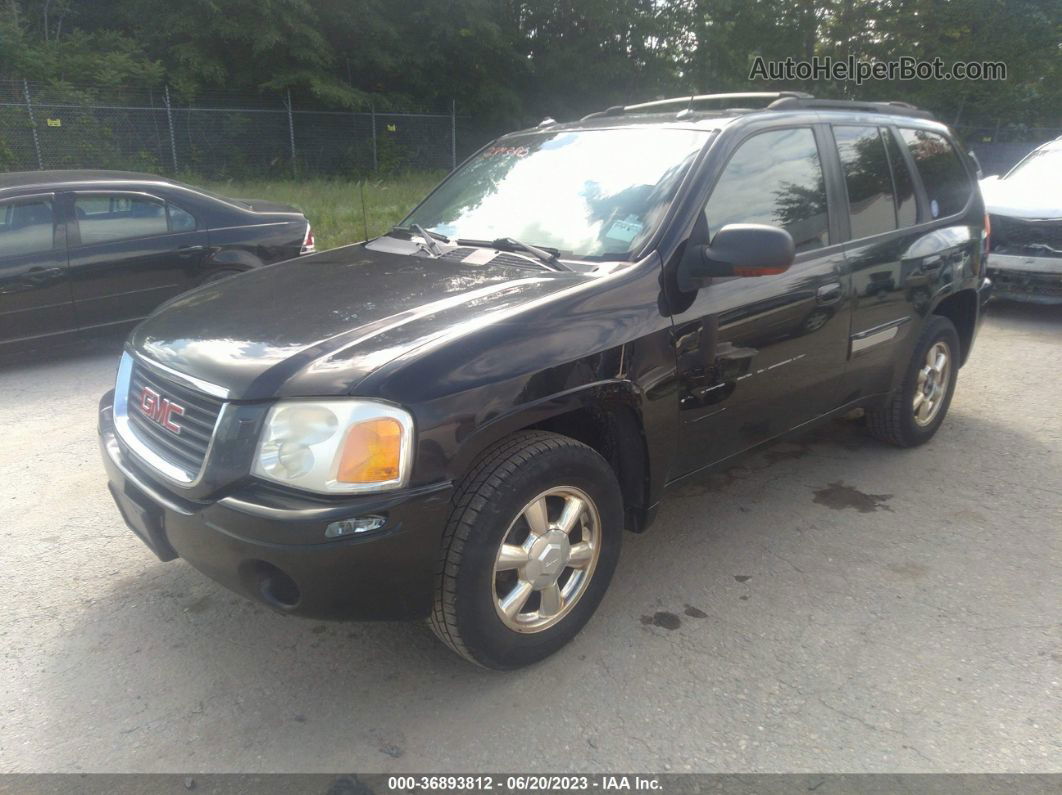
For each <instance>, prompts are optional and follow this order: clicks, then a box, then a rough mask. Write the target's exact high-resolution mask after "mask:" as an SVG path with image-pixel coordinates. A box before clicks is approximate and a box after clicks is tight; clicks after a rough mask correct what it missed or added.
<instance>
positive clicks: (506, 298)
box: [131, 245, 586, 399]
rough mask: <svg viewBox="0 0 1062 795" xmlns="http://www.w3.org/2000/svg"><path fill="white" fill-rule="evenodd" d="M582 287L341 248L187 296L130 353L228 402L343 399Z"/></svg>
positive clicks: (557, 275) (528, 272)
mask: <svg viewBox="0 0 1062 795" xmlns="http://www.w3.org/2000/svg"><path fill="white" fill-rule="evenodd" d="M584 278H586V277H584V276H579V275H578V274H574V273H568V272H548V271H538V270H534V269H532V268H524V267H519V266H514V265H507V264H494V263H490V264H487V265H468V264H464V263H462V262H460V261H459V260H455V259H432V258H429V257H424V256H414V255H406V254H395V253H388V252H382V251H371V250H369V249H367V248H365V247H364V246H363V245H355V246H345V247H343V248H338V249H333V250H331V251H326V252H323V253H321V254H316V255H312V256H309V257H300V258H299V259H295V260H289V261H287V262H282V263H279V264H277V265H272V266H269V267H266V268H259V269H257V270H253V271H250V272H248V273H245V274H242V275H240V276H236V277H233V278H231V279H227V280H224V281H221V282H218V283H216V284H210V285H206V286H204V287H201V288H199V289H197V290H194V291H192V292H190V293H186V294H184V295H182V296H180V297H178V298H176V299H174V300H173V301H171V302H170V303H168V304H166V305H165V306H163V307H162V308H161V309H160V310H159V311H157V312H156V313H155V314H154V315H152V316H151V317H149V318H148V319H147V320H145V321H144V322H143V323H141V324H140V325H139V326H138V327H137V328H136V330H135V331H134V332H133V335H132V338H131V345H132V347H133V350H134V351H135V352H137V353H139V354H142V355H143V356H145V357H147V358H148V359H150V360H153V361H156V362H158V363H160V364H163V365H165V366H167V367H169V368H172V369H174V370H177V371H179V372H181V373H185V374H187V375H190V376H194V377H195V378H199V379H202V380H204V381H208V382H210V383H212V384H216V385H217V386H220V387H223V388H225V389H227V390H228V391H229V393H230V396H231V397H232V398H233V399H261V398H269V397H274V396H276V397H293V396H311V395H342V394H347V393H350V392H351V391H352V390H353V388H354V387H355V386H356V385H357V384H358V382H360V381H361V380H362V379H363V378H364V377H365V376H367V375H369V374H370V373H371V372H372V371H373V370H375V369H376V368H378V367H380V366H382V365H384V364H386V363H388V362H390V361H392V360H393V359H395V358H396V357H399V356H402V355H406V354H409V353H410V352H412V351H413V350H415V349H416V348H418V347H420V346H421V345H424V344H425V343H428V342H431V341H433V340H435V339H438V338H439V337H440V336H441V335H443V334H450V333H453V332H454V330H455V328H457V327H460V326H461V324H465V323H468V326H467V328H469V329H470V330H471V329H473V328H475V329H477V331H479V333H489V329H482V326H483V322H482V318H483V316H485V315H488V314H489V315H491V316H492V317H496V318H499V319H500V318H501V317H502V316H503V315H504V314H505V313H506V310H511V309H514V308H516V307H518V306H520V305H522V304H525V303H526V302H528V301H532V300H535V299H538V298H542V297H544V296H546V295H549V294H550V293H553V292H556V291H558V290H561V289H563V288H565V287H569V286H572V285H573V284H575V283H577V282H579V281H581V280H582V279H584ZM487 325H489V322H488V323H487Z"/></svg>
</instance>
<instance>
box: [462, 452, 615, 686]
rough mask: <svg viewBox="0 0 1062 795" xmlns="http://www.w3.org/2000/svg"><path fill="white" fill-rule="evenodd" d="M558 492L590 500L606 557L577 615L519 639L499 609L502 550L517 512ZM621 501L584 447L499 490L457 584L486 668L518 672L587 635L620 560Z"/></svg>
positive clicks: (525, 469) (538, 464)
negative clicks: (572, 491) (497, 565)
mask: <svg viewBox="0 0 1062 795" xmlns="http://www.w3.org/2000/svg"><path fill="white" fill-rule="evenodd" d="M555 486H574V487H575V488H577V489H580V490H581V491H583V492H585V493H586V494H587V496H589V497H590V499H591V500H593V501H594V504H595V505H596V506H597V510H598V513H599V516H600V519H601V553H600V557H599V558H598V561H597V566H596V567H595V569H594V573H593V576H592V577H591V579H590V584H589V586H588V587H587V590H586V591H585V592H584V593H583V595H582V597H581V598H580V599H579V601H578V602H577V603H576V605H575V607H574V608H572V611H571V612H570V613H569V614H568V615H567V616H565V617H564V619H563V620H561V621H560V622H559V623H557V624H556V625H554V626H552V627H550V628H548V629H545V630H543V631H541V632H534V633H521V632H515V631H513V630H511V629H509V628H508V627H506V626H505V624H503V623H502V621H501V619H500V618H499V617H498V614H497V611H496V610H495V607H494V561H495V557H496V556H497V553H498V546H499V544H501V541H502V539H503V538H504V536H505V534H506V533H507V532H508V529H509V527H510V526H511V525H512V522H513V520H514V519H515V518H516V516H517V514H518V512H519V511H520V510H522V509H523V507H524V506H525V505H527V504H528V503H529V502H530V501H531V500H532V499H534V497H536V496H537V495H538V494H540V493H542V492H543V491H546V490H548V489H550V488H553V487H555ZM622 532H623V500H622V495H621V494H620V490H619V485H618V483H617V482H616V478H615V475H614V474H613V472H612V468H611V467H610V466H609V465H608V463H607V462H606V461H605V460H604V459H603V458H601V456H599V455H598V454H597V453H596V452H594V451H593V450H591V449H590V448H588V447H585V446H583V445H578V444H576V445H570V446H564V447H560V448H553V449H550V450H548V451H545V452H542V453H539V454H537V455H535V456H534V457H533V458H532V459H531V460H530V461H529V462H528V463H526V464H524V465H522V466H521V467H520V468H519V469H517V470H516V473H515V475H513V476H511V477H509V478H508V479H507V480H505V481H503V482H502V484H501V485H499V486H498V487H497V489H496V491H495V493H494V495H493V496H492V499H491V500H490V501H489V502H488V503H487V505H485V506H484V507H483V508H482V509H481V510H480V512H479V515H478V516H477V517H476V519H475V521H474V522H473V524H472V528H471V533H470V535H469V538H468V541H467V542H466V544H465V551H464V554H463V558H462V561H461V564H460V567H459V570H458V572H457V576H456V585H457V590H456V609H457V624H458V628H459V631H460V634H461V639H462V641H463V642H464V644H465V647H466V648H467V649H468V650H469V652H470V653H471V654H472V656H473V657H475V658H476V660H477V661H478V662H480V664H482V665H485V666H487V667H489V668H498V669H511V668H519V667H521V666H524V665H528V664H530V663H533V662H537V661H538V660H541V659H543V658H545V657H547V656H549V655H550V654H553V653H554V652H555V651H557V650H558V649H560V648H561V647H562V646H564V645H565V644H566V643H568V641H570V640H571V639H572V638H573V637H575V635H576V634H578V632H579V631H580V630H581V629H582V628H583V626H584V625H585V624H586V622H587V621H588V620H589V619H590V617H591V616H592V615H593V613H594V611H595V610H596V609H597V606H598V604H599V603H600V602H601V599H602V598H603V597H604V594H605V591H606V590H607V588H608V585H609V581H610V580H611V579H612V574H613V572H614V571H615V568H616V564H617V562H618V560H619V553H620V547H621V545H622Z"/></svg>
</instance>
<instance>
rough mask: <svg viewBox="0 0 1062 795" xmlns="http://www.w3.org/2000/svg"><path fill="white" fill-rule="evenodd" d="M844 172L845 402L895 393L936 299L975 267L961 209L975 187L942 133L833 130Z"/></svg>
mask: <svg viewBox="0 0 1062 795" xmlns="http://www.w3.org/2000/svg"><path fill="white" fill-rule="evenodd" d="M832 132H833V135H834V137H835V139H836V142H837V150H838V153H839V156H840V160H841V170H842V172H843V173H844V176H845V186H846V189H847V203H848V213H847V214H846V218H845V221H846V223H847V224H848V233H847V236H848V237H849V238H850V239H849V242H848V243H847V244H846V245H845V252H846V255H847V257H848V261H849V265H850V267H851V269H852V280H853V303H852V338H851V361H850V364H849V369H848V375H847V376H846V392H847V395H846V397H847V398H849V399H856V398H859V397H863V396H866V395H873V394H880V393H882V392H887V391H889V389H891V388H892V385H893V383H894V382H895V381H896V379H897V378H898V377H899V375H901V373H900V372H899V369H900V368H904V367H906V365H907V362H908V358H909V355H910V353H909V349H910V347H911V346H913V344H914V341H915V340H914V337H915V335H916V334H917V331H918V329H919V328H921V320H922V318H923V317H924V316H925V315H926V314H927V313H928V312H930V311H931V309H932V306H933V303H934V298H935V297H936V296H937V295H938V294H939V293H941V292H942V291H946V290H948V289H949V286H950V285H951V284H952V283H953V282H954V281H956V280H958V279H962V278H963V274H964V273H965V272H966V270H967V269H968V268H970V267H971V266H972V265H973V264H975V263H976V250H977V247H978V246H979V245H980V234H979V230H978V229H975V228H972V227H971V226H970V225H969V224H968V223H967V221H966V219H965V215H964V211H965V210H966V209H967V208H968V206H969V202H970V201H972V199H973V183H972V180H971V178H970V176H969V174H968V173H967V171H966V169H965V166H963V164H962V161H961V159H960V156H959V153H958V151H957V150H956V149H955V147H954V145H953V144H952V143H951V142H950V141H949V140H948V139H947V138H946V137H945V136H943V135H941V134H939V133H937V132H934V131H930V130H922V129H914V128H904V127H893V126H891V125H875V124H867V123H863V124H859V123H851V124H848V123H844V124H842V123H838V124H834V125H833V126H832Z"/></svg>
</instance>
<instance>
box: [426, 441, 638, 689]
mask: <svg viewBox="0 0 1062 795" xmlns="http://www.w3.org/2000/svg"><path fill="white" fill-rule="evenodd" d="M622 531H623V500H622V496H621V494H620V488H619V484H618V482H617V481H616V476H615V474H614V473H613V471H612V468H611V467H610V466H609V464H608V462H607V461H605V459H603V458H602V457H601V456H600V455H598V454H597V453H596V452H595V451H594V450H592V449H591V448H589V447H587V446H586V445H584V444H582V443H580V442H577V441H575V440H574V439H571V438H569V437H566V436H561V435H559V434H555V433H547V432H545V431H522V432H520V433H517V434H514V435H513V436H511V437H509V438H507V439H505V440H503V441H502V442H499V443H498V444H496V445H495V446H494V447H492V448H491V449H489V450H488V451H487V452H486V453H484V454H483V456H482V457H481V458H480V459H479V461H478V462H477V463H476V465H475V466H474V467H473V468H472V470H471V472H469V474H468V475H467V476H466V477H465V478H464V479H463V480H462V481H461V483H460V484H459V485H458V488H457V491H456V492H455V495H454V500H453V509H452V511H451V514H450V518H449V520H448V522H447V526H446V531H445V532H444V534H443V544H442V550H441V555H440V562H439V568H438V571H437V573H436V588H435V605H434V609H433V611H432V616H431V627H432V630H433V631H434V632H435V634H436V635H437V636H438V637H439V638H440V640H442V641H443V642H444V643H445V644H446V645H448V646H449V647H450V648H451V649H453V650H454V651H455V652H457V653H458V654H460V655H461V656H462V657H464V658H466V659H467V660H470V661H471V662H474V663H476V664H478V665H482V666H484V667H486V668H495V669H500V670H506V669H512V668H519V667H521V666H524V665H529V664H531V663H534V662H537V661H539V660H541V659H543V658H545V657H548V656H549V655H551V654H553V653H554V652H555V651H557V650H558V649H560V648H561V647H562V646H564V645H565V644H566V643H568V641H570V640H571V639H572V638H573V637H575V635H576V634H578V632H579V631H580V630H581V629H582V628H583V626H584V625H585V624H586V622H587V621H588V620H589V619H590V616H592V615H593V613H594V611H595V610H596V609H597V606H598V604H599V603H600V602H601V599H602V597H603V596H604V594H605V590H606V589H607V588H608V584H609V581H610V580H611V579H612V573H613V571H614V570H615V568H616V563H617V561H618V560H619V552H620V546H621V534H622Z"/></svg>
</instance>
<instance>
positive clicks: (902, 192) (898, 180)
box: [881, 128, 918, 228]
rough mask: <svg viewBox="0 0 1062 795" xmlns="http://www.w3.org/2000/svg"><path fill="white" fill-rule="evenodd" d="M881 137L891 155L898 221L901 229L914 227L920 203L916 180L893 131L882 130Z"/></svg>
mask: <svg viewBox="0 0 1062 795" xmlns="http://www.w3.org/2000/svg"><path fill="white" fill-rule="evenodd" d="M881 136H882V138H883V139H884V141H885V149H886V150H887V151H888V153H889V165H890V166H891V167H892V185H893V188H894V189H895V191H896V221H897V223H899V225H900V228H903V227H906V226H914V225H915V224H916V223H917V222H918V201H917V200H916V199H915V191H914V179H912V177H911V170H910V169H909V168H908V166H907V159H906V158H905V157H904V156H903V152H902V151H901V150H900V145H899V144H898V143H897V142H896V136H895V135H893V134H892V131H891V130H888V129H885V128H882V130H881Z"/></svg>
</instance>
